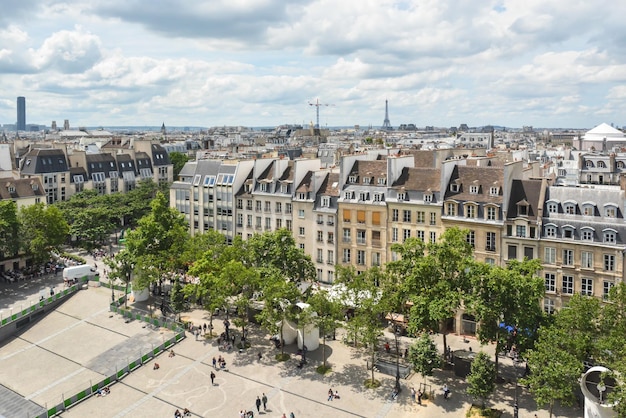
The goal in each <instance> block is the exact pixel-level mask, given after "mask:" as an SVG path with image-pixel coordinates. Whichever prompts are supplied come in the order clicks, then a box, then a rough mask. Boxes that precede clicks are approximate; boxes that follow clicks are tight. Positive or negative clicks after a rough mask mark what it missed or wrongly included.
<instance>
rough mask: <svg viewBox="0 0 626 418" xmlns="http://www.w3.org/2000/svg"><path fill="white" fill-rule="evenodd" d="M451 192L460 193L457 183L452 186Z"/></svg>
mask: <svg viewBox="0 0 626 418" xmlns="http://www.w3.org/2000/svg"><path fill="white" fill-rule="evenodd" d="M450 191H451V192H455V193H456V192H458V191H459V185H458V184H456V183H453V184H451V185H450Z"/></svg>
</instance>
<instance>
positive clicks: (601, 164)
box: [598, 161, 606, 168]
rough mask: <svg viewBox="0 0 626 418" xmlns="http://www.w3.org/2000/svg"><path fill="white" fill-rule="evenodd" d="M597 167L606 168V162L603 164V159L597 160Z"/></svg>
mask: <svg viewBox="0 0 626 418" xmlns="http://www.w3.org/2000/svg"><path fill="white" fill-rule="evenodd" d="M598 168H606V164H604V161H598Z"/></svg>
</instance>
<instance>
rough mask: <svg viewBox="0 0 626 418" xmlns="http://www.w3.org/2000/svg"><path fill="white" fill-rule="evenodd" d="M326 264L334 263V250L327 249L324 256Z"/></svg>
mask: <svg viewBox="0 0 626 418" xmlns="http://www.w3.org/2000/svg"><path fill="white" fill-rule="evenodd" d="M326 263H327V264H335V252H334V251H333V250H328V256H327V257H326Z"/></svg>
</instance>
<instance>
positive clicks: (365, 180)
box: [363, 177, 372, 184]
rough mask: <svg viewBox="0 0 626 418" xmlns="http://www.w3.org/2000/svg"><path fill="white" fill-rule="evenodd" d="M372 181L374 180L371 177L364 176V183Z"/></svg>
mask: <svg viewBox="0 0 626 418" xmlns="http://www.w3.org/2000/svg"><path fill="white" fill-rule="evenodd" d="M371 181H372V178H371V177H363V184H370V182H371Z"/></svg>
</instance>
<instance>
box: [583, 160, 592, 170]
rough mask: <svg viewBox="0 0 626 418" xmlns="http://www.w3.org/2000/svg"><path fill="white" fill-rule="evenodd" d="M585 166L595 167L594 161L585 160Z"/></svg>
mask: <svg viewBox="0 0 626 418" xmlns="http://www.w3.org/2000/svg"><path fill="white" fill-rule="evenodd" d="M585 167H587V168H593V161H590V160H587V161H585Z"/></svg>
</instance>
